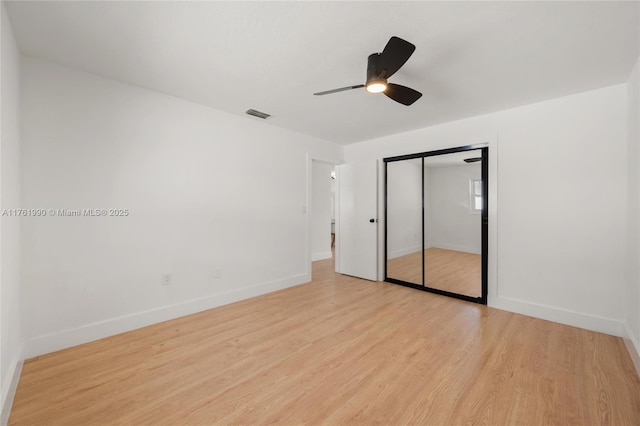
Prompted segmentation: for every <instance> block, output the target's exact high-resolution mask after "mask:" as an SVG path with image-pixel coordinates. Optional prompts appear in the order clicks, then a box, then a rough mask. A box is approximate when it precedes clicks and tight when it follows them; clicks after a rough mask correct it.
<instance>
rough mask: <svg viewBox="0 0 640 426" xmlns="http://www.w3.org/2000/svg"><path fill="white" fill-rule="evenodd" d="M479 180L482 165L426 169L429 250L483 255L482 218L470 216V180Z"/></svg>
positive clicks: (474, 215)
mask: <svg viewBox="0 0 640 426" xmlns="http://www.w3.org/2000/svg"><path fill="white" fill-rule="evenodd" d="M480 178H481V167H480V164H479V163H476V164H470V165H461V166H448V167H428V168H426V169H425V185H427V186H428V188H429V189H428V191H425V195H427V194H428V198H427V197H425V238H426V239H427V241H428V244H426V245H427V246H428V247H437V248H443V249H447V250H456V251H462V252H468V253H476V254H481V253H482V228H481V219H482V216H481V215H480V214H473V213H471V209H470V206H469V203H470V197H469V179H480Z"/></svg>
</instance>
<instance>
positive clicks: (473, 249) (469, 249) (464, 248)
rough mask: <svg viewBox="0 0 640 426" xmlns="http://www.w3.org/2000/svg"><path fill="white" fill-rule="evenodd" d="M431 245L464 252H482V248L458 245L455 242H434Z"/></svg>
mask: <svg viewBox="0 0 640 426" xmlns="http://www.w3.org/2000/svg"><path fill="white" fill-rule="evenodd" d="M431 247H433V248H440V249H445V250H453V251H461V252H463V253H473V254H482V249H481V248H476V247H467V246H457V245H455V244H446V243H445V244H439V243H433V244H432V245H431Z"/></svg>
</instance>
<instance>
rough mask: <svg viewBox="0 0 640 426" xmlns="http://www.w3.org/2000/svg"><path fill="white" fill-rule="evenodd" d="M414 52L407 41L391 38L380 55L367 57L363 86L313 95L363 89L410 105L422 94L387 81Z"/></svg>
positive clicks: (414, 48)
mask: <svg viewBox="0 0 640 426" xmlns="http://www.w3.org/2000/svg"><path fill="white" fill-rule="evenodd" d="M414 50H416V47H415V46H414V45H413V44H411V43H409V42H408V41H406V40H403V39H401V38H400V37H395V36H394V37H391V38H390V39H389V41H388V42H387V45H386V46H385V47H384V50H383V51H382V53H372V54H371V55H369V59H368V60H367V82H366V83H365V84H358V85H355V86H347V87H341V88H339V89H333V90H326V91H324V92H318V93H314V95H317V96H322V95H328V94H330V93H336V92H342V91H345V90H351V89H360V88H362V87H364V88H365V89H366V90H367V92H369V93H384V94H385V95H387V96H388V97H389V98H391V99H393V100H394V101H396V102H399V103H401V104H402V105H407V106H408V105H411V104H412V103H414V102H415V101H417V100H418V99H420V97H421V96H422V93H420V92H418V91H417V90H413V89H411V88H410V87H406V86H401V85H399V84H393V83H388V82H387V79H388V78H389V77H391V76H392V75H393V74H395V73H396V71H398V70H399V69H400V68H401V67H402V66H403V65H404V64H405V62H407V60H408V59H409V57H410V56H411V55H412V54H413V52H414Z"/></svg>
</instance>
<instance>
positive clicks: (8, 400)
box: [0, 344, 25, 426]
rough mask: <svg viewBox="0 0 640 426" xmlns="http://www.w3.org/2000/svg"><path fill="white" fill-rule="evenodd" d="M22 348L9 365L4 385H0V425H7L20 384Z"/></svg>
mask: <svg viewBox="0 0 640 426" xmlns="http://www.w3.org/2000/svg"><path fill="white" fill-rule="evenodd" d="M24 348H25V345H24V344H23V345H22V348H20V351H19V352H18V359H16V360H14V361H13V362H12V363H11V364H10V368H9V374H7V379H6V380H5V383H3V384H2V404H0V425H1V426H6V425H7V424H8V423H9V415H10V414H11V407H12V406H13V399H14V398H15V396H16V391H17V390H18V383H19V382H20V374H22V365H23V364H24V356H23V353H24Z"/></svg>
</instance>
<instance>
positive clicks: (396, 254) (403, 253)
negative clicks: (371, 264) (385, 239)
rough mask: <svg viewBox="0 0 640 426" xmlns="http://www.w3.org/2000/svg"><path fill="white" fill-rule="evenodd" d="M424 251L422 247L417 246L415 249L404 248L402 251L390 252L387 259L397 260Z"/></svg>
mask: <svg viewBox="0 0 640 426" xmlns="http://www.w3.org/2000/svg"><path fill="white" fill-rule="evenodd" d="M420 250H422V246H415V247H408V248H403V249H400V250H394V251H392V252H389V254H388V256H387V258H388V259H395V258H396V257H400V256H406V255H407V254H411V253H415V252H418V251H420Z"/></svg>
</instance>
